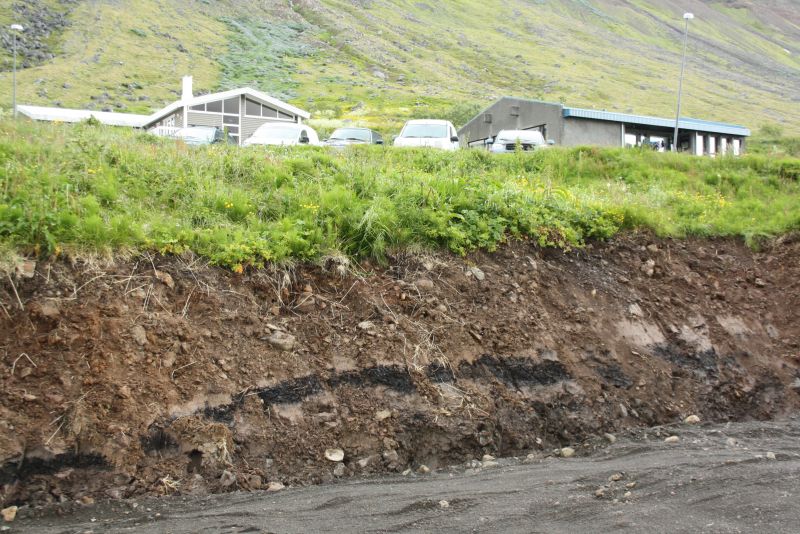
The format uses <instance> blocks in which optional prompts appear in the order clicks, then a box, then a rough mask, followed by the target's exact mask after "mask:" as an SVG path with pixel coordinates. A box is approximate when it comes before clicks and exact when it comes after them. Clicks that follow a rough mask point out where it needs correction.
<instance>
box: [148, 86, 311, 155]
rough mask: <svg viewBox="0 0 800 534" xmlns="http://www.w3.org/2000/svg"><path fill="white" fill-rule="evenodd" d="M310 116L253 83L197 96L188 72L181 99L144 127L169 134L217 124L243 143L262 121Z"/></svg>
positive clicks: (293, 119)
mask: <svg viewBox="0 0 800 534" xmlns="http://www.w3.org/2000/svg"><path fill="white" fill-rule="evenodd" d="M309 116H310V115H309V114H308V112H306V111H303V110H302V109H299V108H296V107H294V106H292V105H291V104H287V103H286V102H283V101H281V100H278V99H277V98H273V97H271V96H269V95H267V94H266V93H262V92H261V91H257V90H255V89H251V88H249V87H243V88H241V89H232V90H230V91H224V92H221V93H212V94H208V95H202V96H194V95H193V94H192V77H191V76H184V78H183V94H182V97H181V99H180V100H179V101H177V102H174V103H172V104H170V105H169V106H167V107H165V108H164V109H162V110H160V111H157V112H155V113H154V114H152V115H150V116H149V117H148V118H147V120H146V121H145V122H144V124H143V125H142V127H143V128H145V129H146V130H148V131H152V132H154V133H157V134H158V133H161V134H167V135H168V134H169V132H170V130H172V129H173V128H185V127H187V126H217V127H219V128H226V129H227V130H228V133H229V134H230V135H231V137H233V138H234V139H236V140H237V142H238V143H239V144H241V143H242V141H244V140H245V139H247V138H248V137H250V136H251V135H253V132H255V131H256V129H257V128H258V127H259V126H261V125H262V124H265V123H267V122H293V123H301V122H303V119H308V118H309Z"/></svg>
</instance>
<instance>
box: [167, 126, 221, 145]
mask: <svg viewBox="0 0 800 534" xmlns="http://www.w3.org/2000/svg"><path fill="white" fill-rule="evenodd" d="M216 133H217V129H216V128H206V127H202V126H192V127H189V128H181V129H180V130H178V131H177V132H175V137H177V138H179V139H183V140H184V141H186V142H187V143H211V142H212V141H213V140H214V134H216Z"/></svg>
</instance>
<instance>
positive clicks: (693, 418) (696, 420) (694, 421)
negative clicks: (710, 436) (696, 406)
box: [683, 415, 700, 425]
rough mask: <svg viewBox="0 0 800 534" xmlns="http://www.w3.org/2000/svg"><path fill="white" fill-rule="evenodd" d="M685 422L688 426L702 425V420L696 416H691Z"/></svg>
mask: <svg viewBox="0 0 800 534" xmlns="http://www.w3.org/2000/svg"><path fill="white" fill-rule="evenodd" d="M683 422H684V423H686V424H687V425H696V424H698V423H700V418H699V417H697V416H696V415H690V416H689V417H687V418H686V419H684V420H683Z"/></svg>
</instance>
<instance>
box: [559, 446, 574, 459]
mask: <svg viewBox="0 0 800 534" xmlns="http://www.w3.org/2000/svg"><path fill="white" fill-rule="evenodd" d="M560 454H561V457H562V458H572V457H573V456H575V449H573V448H572V447H563V448H562V449H561V451H560Z"/></svg>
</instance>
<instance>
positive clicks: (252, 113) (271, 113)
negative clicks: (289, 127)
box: [244, 99, 294, 121]
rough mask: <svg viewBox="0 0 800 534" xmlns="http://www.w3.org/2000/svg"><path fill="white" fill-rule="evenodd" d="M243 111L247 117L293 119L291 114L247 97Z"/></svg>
mask: <svg viewBox="0 0 800 534" xmlns="http://www.w3.org/2000/svg"><path fill="white" fill-rule="evenodd" d="M244 113H245V115H247V116H248V117H264V118H268V119H284V120H290V121H293V120H294V116H293V115H288V114H286V113H283V112H281V111H278V110H277V109H275V108H272V107H270V106H268V105H266V104H261V103H259V102H256V101H254V100H250V99H247V100H245V103H244Z"/></svg>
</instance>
